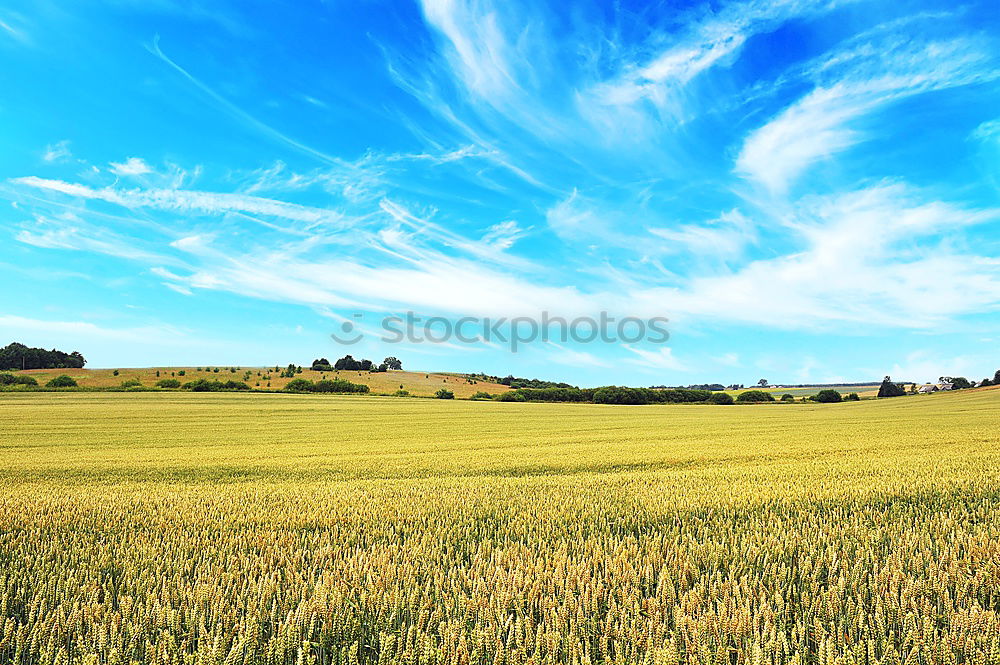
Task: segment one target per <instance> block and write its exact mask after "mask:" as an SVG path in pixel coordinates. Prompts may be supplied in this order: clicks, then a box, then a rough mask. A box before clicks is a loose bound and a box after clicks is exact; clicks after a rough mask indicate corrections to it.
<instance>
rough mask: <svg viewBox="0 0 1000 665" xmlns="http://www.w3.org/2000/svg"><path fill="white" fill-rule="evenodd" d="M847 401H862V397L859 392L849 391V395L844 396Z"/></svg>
mask: <svg viewBox="0 0 1000 665" xmlns="http://www.w3.org/2000/svg"><path fill="white" fill-rule="evenodd" d="M844 401H845V402H860V401H861V397H860V396H859V395H858V394H857V393H848V394H847V397H845V398H844Z"/></svg>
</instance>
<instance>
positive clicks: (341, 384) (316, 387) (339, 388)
mask: <svg viewBox="0 0 1000 665" xmlns="http://www.w3.org/2000/svg"><path fill="white" fill-rule="evenodd" d="M294 380H295V381H302V380H303V379H294ZM312 391H313V392H317V393H366V392H368V391H369V388H368V386H366V385H364V384H362V383H351V382H350V381H344V380H343V379H324V380H322V381H317V382H316V383H315V384H313V387H312Z"/></svg>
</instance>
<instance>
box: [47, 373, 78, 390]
mask: <svg viewBox="0 0 1000 665" xmlns="http://www.w3.org/2000/svg"><path fill="white" fill-rule="evenodd" d="M76 385H77V384H76V381H74V380H73V377H71V376H66V375H65V374H60V375H59V376H57V377H56V378H54V379H52V380H51V381H49V382H48V383H46V384H45V387H46V388H76Z"/></svg>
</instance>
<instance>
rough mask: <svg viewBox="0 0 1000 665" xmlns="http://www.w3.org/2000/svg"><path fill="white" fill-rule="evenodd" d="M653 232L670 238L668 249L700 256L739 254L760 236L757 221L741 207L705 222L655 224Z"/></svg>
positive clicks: (725, 256)
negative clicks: (675, 224)
mask: <svg viewBox="0 0 1000 665" xmlns="http://www.w3.org/2000/svg"><path fill="white" fill-rule="evenodd" d="M649 232H650V233H652V234H653V235H655V236H658V237H660V238H663V239H664V240H667V241H668V246H667V247H666V248H665V251H666V252H667V253H673V254H676V253H681V252H686V253H689V254H693V255H695V256H698V257H712V256H719V257H723V258H728V257H736V256H739V255H740V254H741V253H742V252H743V250H744V249H745V248H746V246H747V245H749V244H752V243H754V242H756V239H757V234H756V231H755V229H754V225H753V223H752V222H751V221H750V220H749V219H747V217H746V216H745V215H743V214H742V213H741V212H740V211H738V210H730V211H728V212H726V213H723V214H722V215H720V216H719V217H717V218H716V219H713V220H711V221H709V222H708V223H707V224H705V225H695V224H686V225H682V226H679V227H677V228H674V229H669V228H651V229H649Z"/></svg>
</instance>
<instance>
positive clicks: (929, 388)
mask: <svg viewBox="0 0 1000 665" xmlns="http://www.w3.org/2000/svg"><path fill="white" fill-rule="evenodd" d="M937 390H938V387H937V386H935V385H934V384H933V383H927V384H924V385H922V386H920V387H919V388H917V392H918V393H936V392H937Z"/></svg>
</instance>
